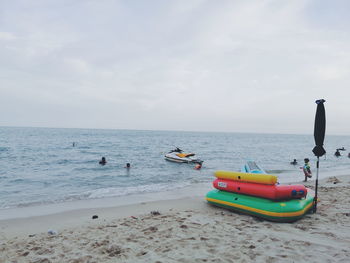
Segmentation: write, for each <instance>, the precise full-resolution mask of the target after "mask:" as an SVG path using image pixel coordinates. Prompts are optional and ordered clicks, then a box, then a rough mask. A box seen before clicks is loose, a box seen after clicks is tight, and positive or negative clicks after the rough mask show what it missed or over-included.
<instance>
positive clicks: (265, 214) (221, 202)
mask: <svg viewBox="0 0 350 263" xmlns="http://www.w3.org/2000/svg"><path fill="white" fill-rule="evenodd" d="M314 196H315V194H314V191H312V190H310V189H307V195H306V197H305V198H302V199H293V200H288V201H273V200H269V199H265V198H260V197H254V196H249V195H242V194H236V193H231V192H226V191H220V190H217V189H215V190H212V191H210V192H208V193H207V196H206V199H207V201H208V202H209V203H211V204H213V205H216V206H220V207H224V208H227V209H230V210H234V211H238V212H243V213H246V214H250V215H253V216H256V217H260V218H264V219H267V220H270V221H276V222H293V221H296V220H298V219H300V218H302V217H303V216H304V215H305V214H306V213H307V212H308V211H309V210H310V208H312V204H313V200H314Z"/></svg>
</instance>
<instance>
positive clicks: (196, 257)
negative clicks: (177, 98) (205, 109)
mask: <svg viewBox="0 0 350 263" xmlns="http://www.w3.org/2000/svg"><path fill="white" fill-rule="evenodd" d="M314 184H315V182H314V180H313V181H309V182H307V183H305V185H306V186H307V187H310V188H314ZM208 188H209V190H210V189H212V186H211V184H210V185H209V187H208ZM207 190H208V189H204V188H201V189H198V191H197V192H194V193H192V194H188V193H187V194H188V195H187V196H186V195H185V196H181V197H180V198H177V199H176V198H175V199H168V200H164V199H163V200H158V201H157V200H150V199H148V200H146V199H145V200H143V201H142V202H139V203H135V204H127V205H119V206H113V207H99V208H86V209H80V210H70V211H65V212H60V213H56V214H50V215H41V216H35V217H25V218H16V219H5V220H0V240H1V241H0V262H9V261H13V260H16V262H18V263H20V262H208V261H209V262H210V261H213V262H214V261H215V262H236V261H239V262H280V261H283V262H297V261H303V260H305V258H308V262H320V261H321V262H334V261H337V262H347V260H348V258H349V257H350V251H349V249H348V244H349V243H350V211H349V207H348V204H349V203H350V195H349V194H348V193H349V191H350V175H346V176H333V177H329V178H324V179H322V180H320V182H319V198H320V203H319V204H318V210H317V213H316V214H307V215H305V216H304V217H303V218H302V219H300V220H298V221H296V222H294V223H274V222H270V221H265V220H260V219H258V218H255V217H252V216H249V215H244V214H239V213H234V212H231V211H229V210H226V209H222V208H218V207H214V206H211V205H209V204H208V203H207V202H206V201H205V198H204V195H205V193H206V191H207ZM203 191H204V193H203ZM174 197H175V196H174ZM93 215H98V218H97V219H92V216H93ZM49 230H53V232H56V233H54V234H53V235H50V234H49V233H48V231H49Z"/></svg>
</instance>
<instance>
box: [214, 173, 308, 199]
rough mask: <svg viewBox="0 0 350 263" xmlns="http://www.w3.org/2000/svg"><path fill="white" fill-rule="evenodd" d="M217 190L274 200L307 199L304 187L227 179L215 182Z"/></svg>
mask: <svg viewBox="0 0 350 263" xmlns="http://www.w3.org/2000/svg"><path fill="white" fill-rule="evenodd" d="M213 185H214V187H215V188H216V189H219V190H223V191H227V192H234V193H239V194H245V195H253V196H258V197H263V198H268V199H272V200H283V199H297V198H301V197H305V196H306V193H307V189H306V187H305V186H304V185H299V184H298V185H267V184H256V183H243V182H239V181H232V180H227V179H220V178H218V179H216V180H215V181H214V182H213Z"/></svg>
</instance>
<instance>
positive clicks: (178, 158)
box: [165, 147, 203, 164]
mask: <svg viewBox="0 0 350 263" xmlns="http://www.w3.org/2000/svg"><path fill="white" fill-rule="evenodd" d="M165 160H167V161H171V162H176V163H200V164H201V163H203V161H202V160H201V159H199V158H197V157H195V154H194V153H184V152H183V150H181V149H180V148H178V147H177V148H175V149H174V150H171V151H170V152H168V153H167V154H166V155H165Z"/></svg>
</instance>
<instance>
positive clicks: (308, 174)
mask: <svg viewBox="0 0 350 263" xmlns="http://www.w3.org/2000/svg"><path fill="white" fill-rule="evenodd" d="M309 162H310V160H309V159H308V158H305V159H304V166H303V167H300V168H301V169H303V172H304V175H305V180H304V182H307V178H311V177H312V173H311V168H310V165H309Z"/></svg>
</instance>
